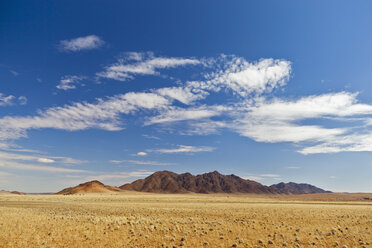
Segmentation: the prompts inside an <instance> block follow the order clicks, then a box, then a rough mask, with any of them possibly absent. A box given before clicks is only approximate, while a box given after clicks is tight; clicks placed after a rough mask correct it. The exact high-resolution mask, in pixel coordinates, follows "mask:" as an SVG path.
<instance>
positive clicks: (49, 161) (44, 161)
mask: <svg viewBox="0 0 372 248" xmlns="http://www.w3.org/2000/svg"><path fill="white" fill-rule="evenodd" d="M37 161H38V162H40V163H46V164H49V163H55V162H56V161H55V160H53V159H50V158H38V159H37Z"/></svg>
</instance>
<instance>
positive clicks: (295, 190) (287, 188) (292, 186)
mask: <svg viewBox="0 0 372 248" xmlns="http://www.w3.org/2000/svg"><path fill="white" fill-rule="evenodd" d="M270 188H272V189H275V190H278V191H280V192H283V193H284V194H294V195H300V194H315V193H332V192H331V191H326V190H323V189H321V188H318V187H315V186H313V185H310V184H306V183H293V182H290V183H278V184H273V185H271V186H270Z"/></svg>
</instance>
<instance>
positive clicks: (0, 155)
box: [0, 149, 86, 164]
mask: <svg viewBox="0 0 372 248" xmlns="http://www.w3.org/2000/svg"><path fill="white" fill-rule="evenodd" d="M15 151H18V152H22V151H23V150H22V149H16V150H15ZM0 160H9V161H10V160H15V161H19V160H21V161H34V162H39V163H62V164H82V163H85V162H86V161H82V160H77V159H73V158H69V157H60V156H42V155H40V154H32V155H30V154H21V153H12V152H1V151H0Z"/></svg>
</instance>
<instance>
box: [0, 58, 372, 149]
mask: <svg viewBox="0 0 372 248" xmlns="http://www.w3.org/2000/svg"><path fill="white" fill-rule="evenodd" d="M187 65H200V66H198V67H196V66H195V67H192V68H195V69H198V70H199V72H200V73H199V74H198V75H199V76H200V77H201V78H199V79H195V80H185V81H184V82H182V81H177V82H175V85H173V86H171V87H169V85H168V86H167V87H160V88H155V87H154V88H153V89H148V90H147V91H144V92H129V93H126V94H119V95H115V96H112V97H107V98H100V99H97V100H96V101H95V102H93V103H88V102H77V103H73V104H70V105H64V106H60V107H53V108H49V109H46V110H43V111H39V112H38V113H36V114H34V115H29V116H5V117H2V118H0V139H1V140H6V139H16V138H20V137H25V136H26V135H27V131H28V130H30V129H42V128H55V129H63V130H84V129H88V128H99V129H104V130H110V131H117V130H121V129H123V126H124V124H125V117H124V116H125V115H134V114H136V113H138V112H140V111H142V112H141V113H143V114H144V115H145V117H144V118H142V119H141V120H144V125H145V126H149V125H153V126H159V127H161V128H166V129H168V130H172V131H173V129H172V127H179V126H182V128H179V129H178V130H177V132H178V133H180V134H188V135H208V134H216V133H219V132H220V131H221V130H229V131H233V132H236V133H238V134H240V135H241V136H245V137H247V138H250V139H253V140H255V141H257V142H266V143H279V142H289V143H293V144H296V149H297V151H298V152H300V153H302V154H315V153H335V152H342V151H372V145H371V144H372V131H370V130H369V129H370V126H371V123H372V121H371V120H372V105H370V104H364V103H360V102H359V101H358V94H357V93H352V92H347V91H343V92H333V93H326V94H318V95H311V96H298V97H296V98H292V99H287V98H284V97H280V98H279V97H275V90H276V89H282V88H283V87H284V86H285V85H286V84H287V83H288V81H289V79H290V76H291V71H292V65H291V62H290V61H287V60H283V59H272V58H268V59H261V60H259V61H256V62H249V61H247V60H245V59H244V58H241V57H237V56H234V55H232V56H226V55H221V56H219V57H218V58H214V59H212V58H210V59H196V58H182V57H176V58H174V57H157V56H155V55H154V54H152V53H127V54H125V55H124V56H123V57H122V58H121V59H119V60H118V61H117V63H115V64H112V65H109V66H107V67H106V68H105V70H104V71H102V72H99V73H97V74H96V75H97V77H98V78H106V79H113V80H119V81H126V80H130V79H134V78H135V77H136V76H138V75H158V74H159V73H160V72H161V70H165V69H172V68H176V67H179V68H183V67H184V66H187ZM62 80H65V81H64V82H62ZM79 80H81V79H79V78H62V79H61V86H60V87H61V89H63V87H64V88H65V89H66V90H67V89H71V88H74V87H76V85H75V83H77V82H78V81H79ZM216 95H218V97H215V96H216ZM208 98H212V99H213V100H216V99H217V100H218V103H216V102H213V101H208V100H209V99H208ZM14 99H15V97H13V96H4V95H0V105H7V104H9V102H12V101H14ZM1 102H3V103H2V104H1ZM329 120H332V122H334V123H333V125H329V123H328V122H326V121H329ZM160 150H163V152H164V153H177V152H185V153H187V152H190V151H191V150H192V149H191V148H190V147H188V146H179V147H178V148H174V149H160Z"/></svg>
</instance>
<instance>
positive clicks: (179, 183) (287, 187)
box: [120, 171, 326, 194]
mask: <svg viewBox="0 0 372 248" xmlns="http://www.w3.org/2000/svg"><path fill="white" fill-rule="evenodd" d="M120 188H121V189H123V190H134V191H142V192H156V193H186V192H195V193H254V194H309V193H325V192H326V191H324V190H322V189H319V188H316V187H314V186H311V185H308V184H295V183H289V184H284V183H282V184H276V185H272V186H265V185H262V184H260V183H258V182H255V181H251V180H245V179H242V178H240V177H238V176H235V175H222V174H220V173H218V172H217V171H214V172H209V173H205V174H201V175H197V176H194V175H192V174H190V173H183V174H177V173H174V172H170V171H158V172H155V173H154V174H152V175H150V176H148V177H146V178H145V179H140V180H137V181H134V182H133V183H129V184H124V185H122V186H120Z"/></svg>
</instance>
